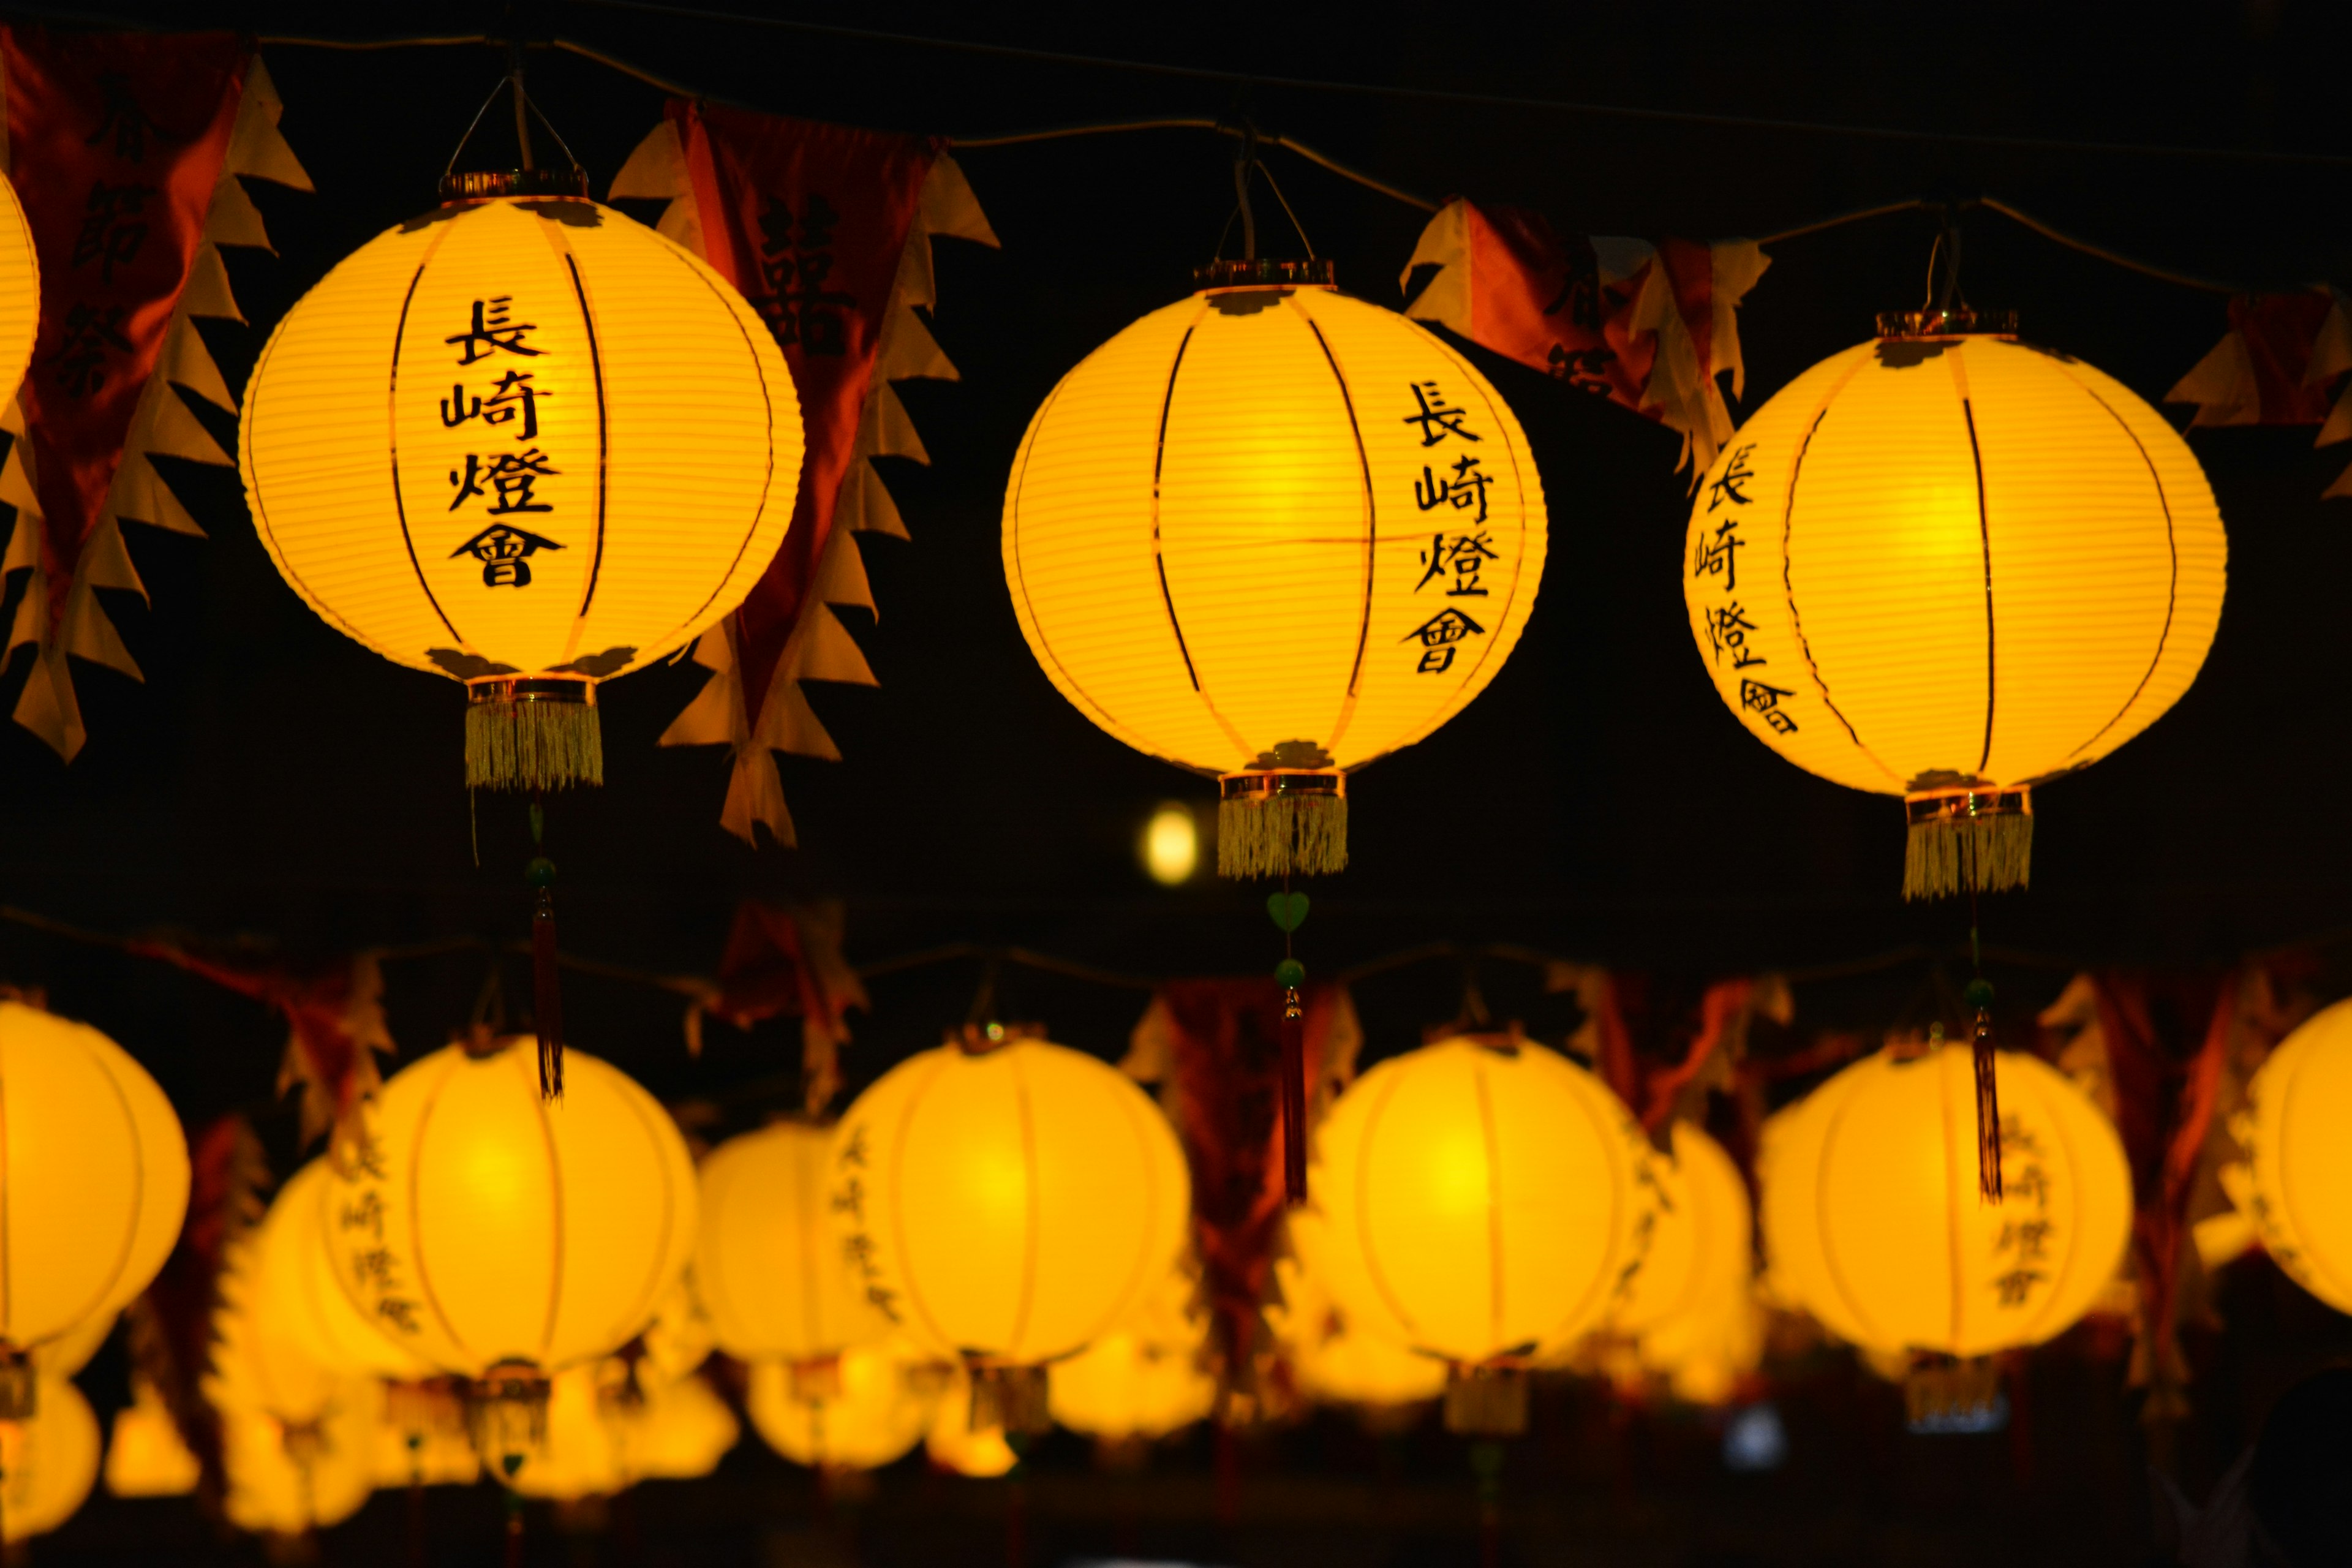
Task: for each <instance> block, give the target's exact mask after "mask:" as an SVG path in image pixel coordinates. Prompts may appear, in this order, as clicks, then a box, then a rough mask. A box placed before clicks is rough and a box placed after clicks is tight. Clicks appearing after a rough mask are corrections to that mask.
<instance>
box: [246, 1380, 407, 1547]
mask: <svg viewBox="0 0 2352 1568" xmlns="http://www.w3.org/2000/svg"><path fill="white" fill-rule="evenodd" d="M220 1418H221V1419H220V1427H221V1430H220V1440H221V1468H222V1469H223V1471H224V1472H226V1477H227V1481H228V1487H227V1492H226V1496H225V1498H224V1499H223V1503H224V1507H225V1508H226V1512H227V1514H228V1520H229V1522H230V1523H231V1524H234V1525H236V1527H237V1528H238V1529H239V1530H247V1531H254V1532H255V1533H257V1534H268V1535H306V1534H308V1533H310V1531H314V1530H320V1529H324V1528H325V1527H327V1526H328V1525H332V1524H341V1522H342V1521H344V1520H347V1519H349V1518H351V1516H352V1515H353V1514H355V1513H357V1512H358V1511H359V1510H360V1505H361V1504H362V1503H364V1502H366V1501H367V1500H368V1497H369V1495H370V1494H371V1493H373V1491H374V1490H375V1443H376V1433H377V1431H378V1430H379V1429H380V1427H381V1426H382V1423H383V1384H379V1383H377V1382H375V1381H374V1380H373V1379H372V1378H357V1379H353V1380H352V1388H351V1391H350V1394H349V1396H348V1397H346V1398H344V1399H342V1400H341V1402H340V1403H337V1404H335V1405H330V1406H328V1407H327V1408H326V1409H325V1410H323V1411H321V1412H320V1415H319V1416H318V1418H317V1419H315V1420H312V1421H307V1422H301V1423H290V1422H287V1421H282V1420H279V1419H278V1417H276V1416H273V1415H268V1414H266V1413H264V1412H261V1411H258V1410H254V1409H250V1408H247V1407H242V1406H236V1405H232V1406H229V1407H226V1408H224V1409H223V1410H222V1411H221V1413H220Z"/></svg>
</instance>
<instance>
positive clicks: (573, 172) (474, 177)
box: [441, 168, 588, 202]
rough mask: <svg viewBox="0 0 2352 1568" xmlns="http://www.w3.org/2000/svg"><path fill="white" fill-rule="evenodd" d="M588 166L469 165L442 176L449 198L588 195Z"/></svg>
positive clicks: (443, 190)
mask: <svg viewBox="0 0 2352 1568" xmlns="http://www.w3.org/2000/svg"><path fill="white" fill-rule="evenodd" d="M587 194H588V171H587V170H585V169H576V168H575V169H468V170H466V171H465V172H464V173H462V174H444V175H442V176H441V199H442V200H443V201H445V202H473V201H482V200H485V199H487V198H488V197H492V196H583V197H584V196H585V195H587Z"/></svg>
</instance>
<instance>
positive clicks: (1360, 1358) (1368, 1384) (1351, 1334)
mask: <svg viewBox="0 0 2352 1568" xmlns="http://www.w3.org/2000/svg"><path fill="white" fill-rule="evenodd" d="M1287 1219H1288V1223H1289V1226H1290V1234H1291V1238H1292V1242H1291V1245H1292V1247H1293V1248H1294V1249H1295V1250H1296V1251H1297V1254H1298V1256H1297V1257H1295V1258H1278V1259H1276V1262H1275V1266H1274V1269H1275V1279H1276V1283H1277V1285H1278V1286H1279V1295H1280V1298H1281V1299H1280V1300H1276V1301H1270V1302H1268V1303H1267V1304H1266V1308H1265V1319H1266V1326H1267V1328H1268V1329H1269V1330H1270V1331H1272V1332H1273V1334H1274V1337H1275V1339H1276V1342H1278V1343H1279V1344H1280V1345H1281V1346H1282V1353H1283V1357H1284V1359H1285V1360H1286V1361H1287V1362H1288V1363H1289V1365H1290V1370H1291V1375H1292V1376H1293V1377H1294V1378H1295V1379H1296V1380H1297V1384H1298V1390H1299V1392H1300V1393H1301V1394H1305V1395H1306V1396H1307V1398H1309V1399H1311V1400H1316V1401H1318V1402H1324V1403H1328V1404H1334V1405H1360V1406H1363V1407H1364V1408H1365V1409H1366V1410H1367V1411H1368V1412H1370V1413H1372V1414H1373V1415H1376V1416H1377V1415H1379V1414H1380V1413H1382V1412H1391V1411H1398V1410H1402V1409H1405V1408H1407V1407H1409V1406H1412V1405H1422V1404H1425V1403H1427V1402H1428V1401H1430V1400H1433V1399H1435V1398H1437V1397H1438V1396H1439V1395H1440V1394H1444V1392H1445V1363H1444V1361H1442V1360H1440V1359H1438V1358H1437V1357H1435V1356H1426V1355H1423V1354H1421V1353H1420V1352H1417V1351H1409V1350H1406V1349H1404V1348H1403V1347H1402V1346H1401V1345H1396V1344H1391V1343H1390V1342H1388V1341H1386V1340H1384V1339H1381V1338H1380V1337H1379V1336H1377V1335H1374V1334H1368V1333H1365V1332H1364V1331H1361V1330H1360V1329H1356V1328H1353V1327H1351V1326H1350V1325H1349V1323H1348V1321H1347V1319H1346V1316H1345V1314H1343V1313H1341V1312H1340V1311H1339V1309H1338V1308H1337V1307H1335V1306H1333V1305H1332V1303H1331V1298H1330V1293H1329V1291H1328V1290H1327V1289H1325V1288H1324V1285H1323V1282H1322V1281H1321V1279H1318V1277H1317V1276H1316V1275H1315V1274H1314V1273H1312V1272H1310V1271H1309V1269H1308V1268H1307V1265H1306V1263H1305V1262H1304V1261H1303V1259H1304V1258H1306V1257H1307V1256H1311V1255H1315V1254H1317V1253H1318V1252H1319V1251H1320V1250H1321V1249H1319V1248H1318V1247H1317V1246H1316V1244H1315V1243H1314V1242H1313V1241H1312V1240H1307V1239H1303V1238H1302V1237H1300V1232H1301V1230H1302V1229H1304V1228H1306V1227H1308V1226H1315V1225H1319V1224H1320V1223H1322V1222H1321V1221H1320V1219H1318V1217H1317V1215H1316V1214H1315V1211H1314V1210H1313V1209H1311V1208H1298V1209H1292V1210H1291V1211H1290V1212H1289V1215H1288V1216H1287Z"/></svg>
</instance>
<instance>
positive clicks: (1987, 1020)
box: [1962, 891, 2000, 1204]
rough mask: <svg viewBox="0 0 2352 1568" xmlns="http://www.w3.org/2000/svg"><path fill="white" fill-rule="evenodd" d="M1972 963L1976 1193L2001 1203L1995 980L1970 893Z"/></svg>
mask: <svg viewBox="0 0 2352 1568" xmlns="http://www.w3.org/2000/svg"><path fill="white" fill-rule="evenodd" d="M1969 968H1970V969H1971V970H1972V971H1974V973H1975V978H1974V979H1972V980H1970V981H1969V984H1968V989H1967V990H1966V991H1965V992H1964V993H1962V994H1963V995H1964V996H1965V997H1966V998H1967V1000H1968V1003H1969V1005H1970V1006H1971V1007H1974V1008H1975V1009H1976V1010H1977V1022H1976V1035H1975V1039H1974V1041H1973V1044H1974V1047H1975V1055H1976V1070H1977V1192H1978V1194H1979V1196H1980V1197H1981V1198H1982V1199H1983V1200H1984V1201H1985V1202H1986V1203H1989V1204H1997V1203H1999V1202H2000V1079H1999V1078H1998V1077H1997V1076H1996V1073H1995V1066H1996V1064H1995V1062H1994V1060H1993V1048H1992V983H1991V982H1990V981H1989V980H1987V979H1986V978H1985V977H1984V946H1983V943H1982V942H1980V941H1979V938H1978V934H1977V899H1976V894H1975V893H1974V892H1973V891H1971V892H1970V893H1969Z"/></svg>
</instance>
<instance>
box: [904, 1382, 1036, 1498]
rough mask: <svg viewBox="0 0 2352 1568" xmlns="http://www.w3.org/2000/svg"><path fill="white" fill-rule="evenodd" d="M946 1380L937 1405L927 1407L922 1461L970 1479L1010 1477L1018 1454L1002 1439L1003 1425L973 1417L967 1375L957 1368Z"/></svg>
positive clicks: (1010, 1443) (972, 1403)
mask: <svg viewBox="0 0 2352 1568" xmlns="http://www.w3.org/2000/svg"><path fill="white" fill-rule="evenodd" d="M974 1405H975V1400H974V1397H973V1393H972V1381H971V1373H969V1372H967V1371H966V1370H965V1369H964V1368H962V1367H957V1368H955V1369H954V1371H953V1372H952V1373H950V1382H949V1384H948V1386H947V1388H946V1390H945V1391H944V1392H943V1393H942V1394H940V1400H939V1403H938V1404H937V1405H933V1406H932V1407H931V1425H930V1429H929V1431H928V1432H926V1433H925V1434H924V1435H923V1456H924V1458H928V1459H929V1460H930V1462H931V1464H932V1465H933V1466H934V1467H935V1468H939V1469H942V1470H946V1471H948V1472H949V1473H950V1474H951V1475H959V1476H969V1477H971V1479H974V1480H983V1481H985V1480H993V1479H996V1478H997V1477H999V1476H1009V1475H1011V1474H1012V1473H1013V1468H1014V1467H1015V1466H1017V1465H1019V1464H1020V1463H1021V1455H1020V1452H1019V1451H1018V1450H1017V1449H1015V1448H1014V1447H1013V1441H1012V1439H1011V1438H1009V1437H1007V1436H1005V1432H1004V1426H1003V1423H1002V1422H1000V1421H996V1420H994V1419H983V1418H979V1417H977V1416H976V1415H974V1414H973V1410H974Z"/></svg>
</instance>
